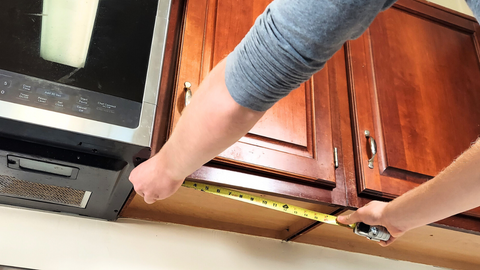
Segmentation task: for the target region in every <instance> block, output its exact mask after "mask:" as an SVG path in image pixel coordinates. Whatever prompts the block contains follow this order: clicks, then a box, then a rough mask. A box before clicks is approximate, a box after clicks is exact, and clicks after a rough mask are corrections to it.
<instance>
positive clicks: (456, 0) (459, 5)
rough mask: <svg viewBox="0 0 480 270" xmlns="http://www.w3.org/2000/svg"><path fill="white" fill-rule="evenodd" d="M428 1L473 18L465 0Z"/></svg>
mask: <svg viewBox="0 0 480 270" xmlns="http://www.w3.org/2000/svg"><path fill="white" fill-rule="evenodd" d="M427 1H428V2H432V3H435V4H438V5H441V6H445V7H448V8H450V9H453V10H455V11H458V12H461V13H465V14H468V15H470V16H473V13H472V11H471V10H470V8H469V7H468V5H467V2H465V0H427Z"/></svg>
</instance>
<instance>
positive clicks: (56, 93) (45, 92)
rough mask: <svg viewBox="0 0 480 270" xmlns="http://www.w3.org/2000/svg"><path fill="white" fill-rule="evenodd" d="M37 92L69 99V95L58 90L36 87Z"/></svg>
mask: <svg viewBox="0 0 480 270" xmlns="http://www.w3.org/2000/svg"><path fill="white" fill-rule="evenodd" d="M37 93H38V94H40V95H44V96H49V97H54V98H58V99H63V100H69V99H70V96H69V95H66V94H64V93H60V92H58V91H54V90H50V89H45V88H38V89H37Z"/></svg>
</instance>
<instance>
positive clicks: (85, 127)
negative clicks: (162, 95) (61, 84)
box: [0, 101, 156, 147]
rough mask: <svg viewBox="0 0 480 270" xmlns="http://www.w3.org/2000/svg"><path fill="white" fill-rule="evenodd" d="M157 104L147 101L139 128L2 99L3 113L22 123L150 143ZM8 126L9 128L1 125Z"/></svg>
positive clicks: (0, 102)
mask: <svg viewBox="0 0 480 270" xmlns="http://www.w3.org/2000/svg"><path fill="white" fill-rule="evenodd" d="M155 108H156V106H155V105H153V104H150V103H144V104H143V106H142V115H141V117H140V124H139V126H138V127H137V128H136V129H131V128H126V127H121V126H117V125H112V124H107V123H102V122H98V121H94V120H90V119H86V118H80V117H76V116H71V115H67V114H62V113H57V112H52V111H46V110H42V109H37V108H34V107H28V106H25V105H20V104H14V103H10V102H5V101H0V116H2V117H5V118H8V119H15V120H18V121H22V122H28V123H32V124H38V125H42V126H47V127H52V128H57V129H62V130H69V131H73V132H79V133H83V134H88V135H92V136H96V137H101V138H108V139H111V140H115V141H120V142H127V143H132V144H135V145H141V146H147V147H148V146H150V141H151V136H152V132H151V129H152V126H153V122H152V121H151V119H154V116H155ZM1 128H8V127H1Z"/></svg>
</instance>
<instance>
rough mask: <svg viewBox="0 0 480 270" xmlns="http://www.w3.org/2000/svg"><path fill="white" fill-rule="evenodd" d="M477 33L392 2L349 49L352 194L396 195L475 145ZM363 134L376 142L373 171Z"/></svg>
mask: <svg viewBox="0 0 480 270" xmlns="http://www.w3.org/2000/svg"><path fill="white" fill-rule="evenodd" d="M479 30H480V28H479V26H478V24H477V23H474V22H473V21H472V20H470V19H467V18H463V17H460V16H458V15H454V14H451V13H448V12H446V11H442V10H439V9H436V8H433V7H431V6H428V5H426V4H423V3H419V2H415V1H399V2H398V3H397V4H396V5H395V6H394V7H393V8H391V9H389V10H387V11H385V12H383V13H381V14H380V15H379V16H378V17H377V18H376V19H375V21H374V22H373V23H372V25H371V26H370V28H369V30H368V31H367V32H366V33H365V34H364V35H363V36H362V37H361V38H359V39H358V40H355V41H352V42H350V43H349V49H348V54H349V59H350V61H349V62H350V68H351V69H350V72H351V78H352V80H351V87H350V88H351V91H352V92H351V97H352V99H353V101H352V104H353V117H354V119H355V128H354V129H355V130H354V132H355V133H356V135H355V136H356V153H357V165H358V184H359V192H360V194H367V195H374V196H379V197H383V198H394V197H396V196H398V195H400V194H403V193H405V192H406V191H408V190H410V189H412V188H414V187H416V186H418V185H419V184H421V183H423V182H425V181H428V180H429V179H431V178H432V177H434V176H435V175H436V174H438V173H439V172H440V171H441V170H442V169H443V168H445V167H446V166H448V165H449V164H450V163H451V162H452V161H453V160H454V159H455V158H456V157H458V156H459V155H460V154H461V153H462V152H463V151H465V150H466V149H467V148H468V147H469V146H470V144H471V143H472V142H474V141H475V140H476V139H477V137H478V135H479V134H480V106H479V104H480V79H479V78H480V62H479V55H478V52H479V47H478V44H479V38H478V34H480V31H479ZM367 130H368V131H369V132H370V134H371V137H372V138H374V139H375V140H376V147H377V149H376V150H377V154H376V156H375V157H374V159H373V164H372V165H373V166H371V167H373V168H371V167H369V162H368V160H369V159H371V158H372V151H371V144H372V141H371V139H370V138H367V137H366V135H365V131H367ZM459 195H460V194H459ZM479 210H480V209H474V210H472V211H469V212H468V214H470V215H474V216H478V217H480V211H479Z"/></svg>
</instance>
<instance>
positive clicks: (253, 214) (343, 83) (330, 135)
mask: <svg viewBox="0 0 480 270" xmlns="http://www.w3.org/2000/svg"><path fill="white" fill-rule="evenodd" d="M269 2H270V1H263V2H262V1H248V2H242V1H226V0H223V1H208V0H201V1H200V0H195V1H193V0H191V1H186V2H185V6H183V5H182V4H183V3H184V2H182V1H173V2H172V11H171V15H170V26H169V30H168V36H169V38H168V39H167V46H166V55H165V59H166V60H165V62H164V67H163V71H162V84H161V86H160V88H161V89H160V95H159V99H158V100H159V101H158V104H159V105H158V106H157V116H156V126H155V130H154V134H155V135H154V141H153V145H152V154H155V153H156V152H158V151H159V150H160V148H161V146H162V145H163V143H164V142H165V141H166V139H167V137H168V135H169V134H171V132H172V130H173V129H174V128H175V124H176V123H177V121H178V119H179V117H180V116H181V112H182V110H183V109H184V107H185V89H184V83H185V82H187V81H188V82H190V83H191V85H192V86H191V90H192V91H193V96H195V91H196V89H197V88H198V85H199V84H200V82H201V81H202V79H203V78H205V76H206V75H207V74H208V72H210V70H211V69H212V68H213V67H214V66H215V64H216V63H218V62H219V61H220V60H222V59H223V58H224V57H226V56H227V55H228V53H229V52H230V51H232V50H233V49H234V48H235V46H236V44H237V43H238V42H240V40H241V38H243V36H244V35H245V34H246V33H247V32H248V30H249V29H250V27H251V26H252V25H253V23H254V20H255V18H256V17H257V16H258V15H259V14H260V13H261V12H262V11H263V10H264V9H265V7H266V6H267V5H268V3H269ZM180 14H182V15H180ZM176 48H178V50H176ZM345 63H346V62H345V50H344V49H343V48H342V49H341V50H340V51H339V52H338V53H337V54H336V55H335V57H334V58H333V59H331V60H330V61H329V62H328V63H327V64H326V66H325V68H324V69H323V70H322V71H321V72H319V73H318V74H315V75H314V76H313V78H312V79H311V80H310V81H308V82H307V83H305V84H303V85H302V86H301V87H300V88H299V89H297V90H295V91H294V92H293V93H292V94H291V95H289V96H288V97H287V98H285V99H283V100H282V101H280V103H279V104H277V105H276V106H274V107H273V108H272V109H271V110H270V111H269V112H268V113H267V114H266V115H265V116H264V117H263V118H262V119H261V120H260V122H259V123H258V124H257V125H256V126H255V127H254V128H253V129H252V130H251V131H250V132H249V134H248V135H247V136H245V137H244V138H242V139H241V140H240V142H238V143H237V144H235V145H233V146H232V147H231V148H229V149H228V150H226V151H225V152H224V153H222V154H221V155H220V156H219V157H217V158H216V159H215V160H213V161H212V162H209V163H208V164H206V165H205V166H203V167H202V168H200V169H199V170H198V171H196V172H194V173H193V174H192V175H190V176H189V177H188V179H189V180H193V181H206V182H209V183H213V184H216V185H221V186H226V187H229V188H233V189H240V190H243V191H246V192H248V193H252V194H256V195H258V196H263V197H266V198H271V199H273V200H276V201H281V202H285V203H291V204H293V205H297V206H302V207H304V208H308V209H312V210H314V211H318V212H322V213H328V214H339V213H341V212H343V211H344V209H343V207H341V206H344V205H346V204H347V202H346V193H345V185H344V183H345V175H344V170H343V161H342V158H343V156H342V148H343V147H347V148H352V146H351V142H352V140H351V133H350V132H351V131H350V127H349V122H350V120H349V119H350V118H349V113H348V100H347V99H346V95H347V93H348V92H347V77H346V75H347V73H346V65H345ZM172 89H173V91H172ZM342 94H343V95H344V96H345V97H344V99H345V100H346V101H347V102H346V103H343V106H344V110H343V113H340V110H339V107H340V106H342V105H341V104H340V103H339V101H338V100H339V96H340V95H342ZM169 101H171V103H169ZM345 105H346V107H345ZM167 108H169V109H170V111H168V110H167ZM341 123H343V125H341ZM345 127H347V128H345ZM192 135H193V134H192ZM345 143H346V145H347V146H344V144H345ZM334 148H337V156H338V160H339V165H338V168H335V162H334ZM120 216H121V217H126V218H139V219H147V220H152V221H162V222H172V223H179V224H185V225H191V226H198V227H205V228H212V229H221V230H228V231H235V232H241V233H245V234H252V235H258V236H266V237H272V238H277V239H282V240H288V239H290V238H292V237H295V236H296V235H298V234H301V233H303V232H305V231H306V230H310V229H312V228H315V227H317V226H318V225H320V223H319V222H316V221H312V220H308V219H304V218H301V217H296V216H290V215H288V214H285V213H282V212H276V211H271V210H269V209H263V208H260V207H258V206H252V205H248V204H244V203H241V202H237V201H233V200H230V199H226V198H222V197H216V196H214V195H210V194H205V193H202V192H198V191H194V190H189V189H186V188H183V187H182V188H180V190H179V191H178V192H177V193H175V195H173V196H172V197H171V198H168V199H166V200H162V201H159V202H156V203H155V204H153V205H147V204H145V203H144V201H143V198H141V197H140V196H135V195H132V196H131V197H130V198H129V201H128V202H127V203H126V206H125V207H124V208H123V209H122V211H121V213H120Z"/></svg>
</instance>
